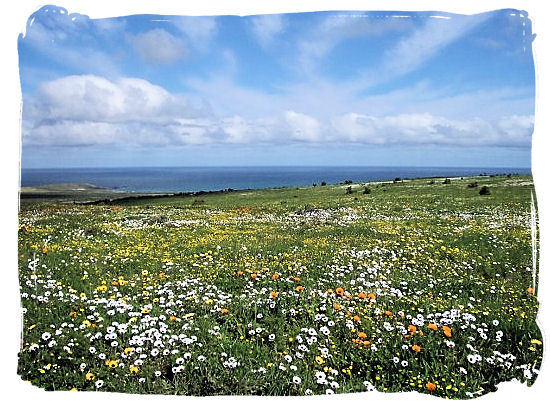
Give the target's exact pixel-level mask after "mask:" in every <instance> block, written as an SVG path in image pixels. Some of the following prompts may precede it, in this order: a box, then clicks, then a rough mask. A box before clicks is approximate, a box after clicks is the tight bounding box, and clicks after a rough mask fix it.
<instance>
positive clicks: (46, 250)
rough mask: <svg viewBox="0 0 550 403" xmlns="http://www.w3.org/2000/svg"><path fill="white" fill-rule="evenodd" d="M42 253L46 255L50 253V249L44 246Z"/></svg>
mask: <svg viewBox="0 0 550 403" xmlns="http://www.w3.org/2000/svg"><path fill="white" fill-rule="evenodd" d="M42 253H44V254H47V253H48V248H47V247H46V246H44V249H42Z"/></svg>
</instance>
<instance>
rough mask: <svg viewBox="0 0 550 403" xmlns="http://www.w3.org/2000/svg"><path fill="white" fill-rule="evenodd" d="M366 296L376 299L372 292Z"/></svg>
mask: <svg viewBox="0 0 550 403" xmlns="http://www.w3.org/2000/svg"><path fill="white" fill-rule="evenodd" d="M367 297H369V299H370V300H374V299H376V297H375V295H374V294H373V293H372V292H371V293H370V294H369V295H367Z"/></svg>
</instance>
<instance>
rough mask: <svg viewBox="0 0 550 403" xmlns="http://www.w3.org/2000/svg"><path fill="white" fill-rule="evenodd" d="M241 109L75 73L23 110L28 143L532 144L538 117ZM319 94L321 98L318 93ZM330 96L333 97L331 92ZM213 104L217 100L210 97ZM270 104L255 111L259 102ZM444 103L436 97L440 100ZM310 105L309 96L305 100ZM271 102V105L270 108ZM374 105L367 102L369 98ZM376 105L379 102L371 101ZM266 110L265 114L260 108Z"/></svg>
mask: <svg viewBox="0 0 550 403" xmlns="http://www.w3.org/2000/svg"><path fill="white" fill-rule="evenodd" d="M226 89H229V90H228V91H229V93H228V94H227V96H228V97H229V98H228V99H233V100H235V99H239V105H240V108H239V109H241V110H242V111H246V110H247V108H248V107H249V106H250V110H249V112H250V113H249V114H247V115H246V116H245V115H243V114H242V113H227V111H226V112H225V113H221V114H220V115H219V116H216V115H214V114H213V113H212V112H210V111H208V109H207V108H206V109H205V108H202V109H199V108H196V107H193V106H192V104H191V103H190V101H189V100H188V99H186V98H184V97H182V96H180V95H176V94H172V93H170V92H168V91H166V90H165V89H163V88H161V87H159V86H156V85H153V84H151V83H149V82H148V81H145V80H142V79H135V78H121V79H119V80H117V81H110V80H107V79H105V78H102V77H97V76H90V75H85V76H68V77H64V78H61V79H57V80H53V81H49V82H46V83H44V84H42V85H41V86H40V88H39V90H38V91H37V93H36V94H35V96H34V97H32V98H27V99H26V100H25V103H24V108H23V142H24V144H25V145H35V146H38V145H43V146H48V145H60V146H86V145H105V144H118V145H123V146H127V147H128V146H135V147H146V146H159V147H170V146H173V145H182V144H252V145H254V144H258V143H262V144H284V143H299V142H307V143H312V144H313V143H315V144H321V145H326V146H331V145H334V144H375V145H393V144H396V145H422V144H432V145H446V146H469V147H472V146H474V147H476V146H479V147H486V146H494V147H523V148H525V147H529V146H530V144H531V135H532V131H533V123H534V122H533V116H531V115H514V114H509V115H502V116H500V117H495V118H493V119H491V120H488V119H481V118H479V117H475V116H473V117H468V118H465V117H462V118H449V117H445V116H444V115H434V114H431V113H418V112H414V113H395V112H393V113H388V114H385V115H372V114H369V113H368V112H366V111H367V110H368V109H369V108H368V107H364V106H363V107H361V103H355V104H354V103H353V102H351V103H348V104H344V105H341V107H340V109H335V110H333V111H332V112H327V110H323V111H321V112H319V111H317V112H315V111H313V110H311V111H310V110H308V111H300V112H297V111H296V110H295V108H296V105H299V104H300V101H301V98H294V95H293V94H291V95H290V98H286V97H281V96H274V97H273V98H272V97H270V96H267V95H263V96H262V94H261V93H259V92H251V93H247V92H241V94H240V96H241V97H240V98H238V97H237V98H236V97H235V93H232V92H231V88H230V87H227V88H224V87H218V91H221V92H225V91H226ZM315 96H318V94H316V95H315ZM325 98H326V97H325ZM207 100H211V101H213V102H215V101H216V99H208V98H207ZM255 102H258V103H262V102H263V103H265V104H266V105H265V106H262V107H261V108H260V109H254V108H253V107H252V105H253V104H254V103H255ZM436 102H437V100H436ZM305 103H307V102H305ZM269 105H270V107H269ZM365 105H368V104H365ZM371 105H374V104H371ZM259 111H261V113H259Z"/></svg>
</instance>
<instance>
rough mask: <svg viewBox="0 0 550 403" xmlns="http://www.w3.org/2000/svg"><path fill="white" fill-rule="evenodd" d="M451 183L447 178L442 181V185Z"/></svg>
mask: <svg viewBox="0 0 550 403" xmlns="http://www.w3.org/2000/svg"><path fill="white" fill-rule="evenodd" d="M450 183H451V180H450V179H449V178H446V179H445V180H444V181H443V184H444V185H449V184H450Z"/></svg>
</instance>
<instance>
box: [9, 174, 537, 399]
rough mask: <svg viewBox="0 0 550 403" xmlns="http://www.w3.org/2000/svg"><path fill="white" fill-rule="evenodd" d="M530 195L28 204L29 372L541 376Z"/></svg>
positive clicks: (152, 381)
mask: <svg viewBox="0 0 550 403" xmlns="http://www.w3.org/2000/svg"><path fill="white" fill-rule="evenodd" d="M323 185H324V184H323ZM484 186H485V187H486V188H485V189H486V190H485V191H481V189H483V187H484ZM480 191H481V193H482V194H480ZM484 193H485V194H484ZM487 193H488V194H487ZM533 193H534V188H533V182H532V178H531V177H530V176H516V175H512V176H496V177H489V176H480V177H475V178H452V179H451V180H444V178H442V179H434V180H430V179H417V180H396V181H390V182H387V183H362V184H355V183H353V184H350V183H347V184H345V185H344V184H338V185H330V184H329V185H324V186H321V185H320V184H318V185H316V186H309V187H302V188H282V189H266V190H256V191H233V192H220V193H213V194H202V195H196V196H181V197H166V198H157V199H149V200H140V199H136V200H130V201H125V202H122V201H121V202H116V201H115V202H113V203H110V204H101V205H81V204H73V203H61V202H56V203H53V202H52V203H38V202H34V203H27V204H24V205H22V208H21V211H20V214H19V239H18V242H19V251H18V256H19V279H20V296H21V306H22V311H23V319H22V326H23V328H22V335H21V349H20V353H19V364H18V372H19V374H20V376H21V378H22V379H23V380H25V381H28V382H31V383H32V384H33V385H36V386H37V387H40V388H43V389H46V390H97V391H110V392H126V393H156V394H184V395H219V394H222V395H315V394H332V393H351V392H364V391H371V390H378V391H381V392H404V391H417V392H420V393H425V394H431V395H435V396H440V397H449V398H459V399H467V398H475V397H478V396H481V395H483V394H486V393H489V392H492V391H495V390H496V388H497V386H498V384H499V383H501V382H506V381H509V380H512V379H518V380H520V381H522V382H525V384H526V385H531V384H532V383H533V382H535V380H536V378H537V374H538V372H539V368H540V363H541V361H542V336H541V333H540V330H539V328H538V326H537V323H536V316H537V310H538V303H537V297H536V294H537V287H536V280H537V276H536V260H537V259H536V252H537V248H538V241H537V240H538V234H537V221H536V214H534V209H533V208H532V203H533V201H532V200H533V197H534V195H533ZM534 261H535V262H534ZM534 263H535V264H534Z"/></svg>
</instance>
